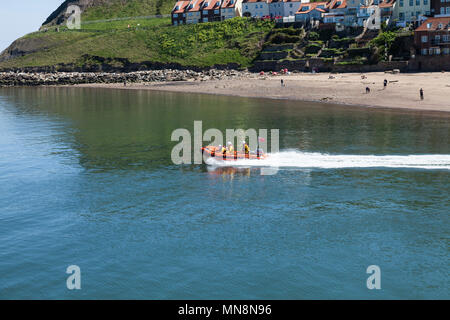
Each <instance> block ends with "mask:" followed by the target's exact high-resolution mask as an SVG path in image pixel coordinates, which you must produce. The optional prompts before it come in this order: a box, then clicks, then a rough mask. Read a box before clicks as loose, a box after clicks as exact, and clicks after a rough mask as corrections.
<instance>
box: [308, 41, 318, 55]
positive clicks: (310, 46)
mask: <svg viewBox="0 0 450 320" xmlns="http://www.w3.org/2000/svg"><path fill="white" fill-rule="evenodd" d="M321 48H322V46H321V45H319V44H316V43H310V44H308V45H307V46H306V47H305V53H307V54H308V53H314V54H316V53H318V52H319V51H320V49H321Z"/></svg>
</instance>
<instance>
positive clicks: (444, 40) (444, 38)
mask: <svg viewBox="0 0 450 320" xmlns="http://www.w3.org/2000/svg"><path fill="white" fill-rule="evenodd" d="M449 39H450V36H449V35H448V34H444V35H443V36H442V41H443V42H449V41H448V40H449Z"/></svg>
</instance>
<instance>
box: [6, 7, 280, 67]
mask: <svg viewBox="0 0 450 320" xmlns="http://www.w3.org/2000/svg"><path fill="white" fill-rule="evenodd" d="M128 2H129V3H133V2H134V1H128ZM111 8H112V7H111ZM111 8H109V9H108V8H106V7H105V8H103V9H102V10H112V9H111ZM130 8H131V9H130V10H131V11H129V12H126V13H123V15H124V16H128V15H133V11H132V8H133V7H130ZM87 14H88V15H90V16H89V17H90V18H92V19H93V20H95V19H98V18H100V17H102V18H104V17H105V13H100V12H99V11H95V10H93V11H91V12H88V13H87ZM141 15H142V14H141ZM128 25H130V26H131V28H128ZM273 27H274V25H273V23H271V22H268V21H251V20H250V19H247V18H234V19H230V20H227V21H223V22H214V23H201V24H195V25H183V26H171V24H170V19H169V18H157V19H138V20H121V21H112V22H99V23H86V24H82V28H81V30H67V28H64V27H63V28H60V31H59V32H57V31H55V30H54V29H51V30H49V31H47V32H36V33H32V34H29V35H27V36H25V37H24V38H22V39H20V40H19V41H18V43H17V44H16V46H18V49H20V45H21V44H20V43H21V42H24V43H31V42H35V43H38V44H39V46H38V48H37V49H36V50H35V51H34V52H32V51H33V50H30V52H31V53H27V54H25V55H23V56H20V57H15V58H12V59H8V60H6V61H3V62H0V69H5V68H21V67H39V66H53V65H57V64H74V65H77V66H82V65H85V64H86V63H88V62H86V61H85V60H86V58H85V57H86V55H88V56H99V57H104V58H126V59H128V60H129V61H130V62H134V63H139V62H143V61H151V62H159V63H178V64H181V65H184V66H198V67H208V66H213V65H216V64H222V65H223V64H228V63H237V64H239V65H240V66H242V67H247V66H249V65H251V63H252V61H253V60H254V59H255V58H256V57H257V55H258V54H259V52H260V50H261V46H262V43H263V41H264V39H265V37H266V35H267V34H268V33H269V32H270V30H271V29H272V28H273ZM93 63H95V62H93Z"/></svg>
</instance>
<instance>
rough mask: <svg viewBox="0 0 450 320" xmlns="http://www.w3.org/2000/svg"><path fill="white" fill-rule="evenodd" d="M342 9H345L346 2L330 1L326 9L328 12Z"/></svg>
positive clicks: (340, 0)
mask: <svg viewBox="0 0 450 320" xmlns="http://www.w3.org/2000/svg"><path fill="white" fill-rule="evenodd" d="M339 2H340V3H339ZM344 8H347V0H331V1H330V3H329V4H328V9H330V10H333V9H344Z"/></svg>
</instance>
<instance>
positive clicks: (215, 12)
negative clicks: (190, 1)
mask: <svg viewBox="0 0 450 320" xmlns="http://www.w3.org/2000/svg"><path fill="white" fill-rule="evenodd" d="M221 5H222V1H221V0H204V1H203V4H202V7H201V11H202V20H201V22H213V21H222V15H221V8H220V6H221Z"/></svg>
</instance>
